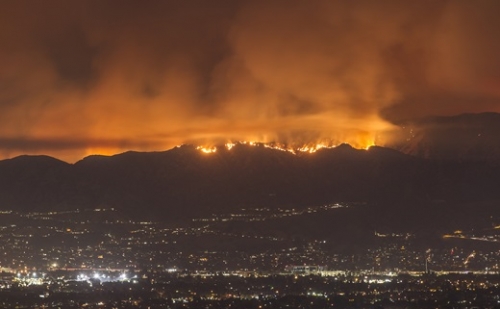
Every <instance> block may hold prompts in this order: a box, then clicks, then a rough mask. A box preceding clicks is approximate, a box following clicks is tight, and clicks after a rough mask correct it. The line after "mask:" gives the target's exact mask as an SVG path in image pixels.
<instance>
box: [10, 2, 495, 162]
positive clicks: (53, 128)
mask: <svg viewBox="0 0 500 309" xmlns="http://www.w3.org/2000/svg"><path fill="white" fill-rule="evenodd" d="M499 11H500V2H499V1H497V0H491V1H482V0H478V1H461V0H453V1H451V0H450V1H445V0H443V1H434V0H432V1H430V0H429V1H425V0H423V1H411V2H409V1H384V0H381V1H372V0H366V1H313V2H310V1H293V0H292V1H218V0H216V1H155V0H153V1H140V2H139V1H120V3H117V2H112V1H80V2H74V1H52V0H49V1H43V2H42V1H37V2H33V1H4V2H2V3H1V4H0V68H1V69H0V158H9V157H13V156H16V155H20V154H48V155H51V156H55V157H57V158H60V159H63V160H66V161H69V162H74V161H76V160H78V159H80V158H82V157H84V156H86V155H89V154H94V153H99V154H114V153H118V152H123V151H126V150H131V149H132V150H139V151H153V150H165V149H169V148H171V147H173V146H175V145H178V144H183V143H192V144H199V145H214V144H224V143H227V142H230V141H245V140H249V141H256V142H278V143H284V144H289V145H293V146H294V147H300V146H301V145H309V144H314V143H316V142H323V143H328V144H338V143H341V142H347V143H350V144H352V145H353V146H356V147H360V148H364V147H366V146H368V145H371V144H374V143H377V144H381V145H383V144H384V143H386V142H387V138H388V137H387V136H388V135H387V134H386V132H388V131H391V130H395V129H397V124H399V123H401V121H406V120H412V119H418V118H422V117H428V116H436V115H456V114H460V113H464V112H483V111H494V112H500V105H499V103H500V73H499V72H500V57H498V55H499V54H500V32H499V31H498V29H500V19H499V18H498V16H497V13H498V12H499Z"/></svg>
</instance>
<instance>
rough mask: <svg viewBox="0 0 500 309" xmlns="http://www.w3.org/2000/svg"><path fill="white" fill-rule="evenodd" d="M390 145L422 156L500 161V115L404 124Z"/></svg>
mask: <svg viewBox="0 0 500 309" xmlns="http://www.w3.org/2000/svg"><path fill="white" fill-rule="evenodd" d="M400 126H401V130H400V131H398V132H397V133H396V134H395V135H396V136H395V137H394V138H393V140H394V141H395V142H392V143H391V144H389V145H387V146H389V147H391V148H394V149H397V150H399V151H401V152H403V153H406V154H411V155H415V156H419V157H424V158H429V159H439V160H455V161H489V162H496V163H498V162H500V114H498V113H481V114H462V115H458V116H453V117H432V118H426V119H420V120H416V121H411V122H407V123H403V124H400Z"/></svg>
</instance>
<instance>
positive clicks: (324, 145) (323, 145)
mask: <svg viewBox="0 0 500 309" xmlns="http://www.w3.org/2000/svg"><path fill="white" fill-rule="evenodd" d="M236 145H248V146H254V147H255V146H260V147H265V148H269V149H274V150H279V151H285V152H290V153H292V154H295V155H296V154H300V153H315V152H317V151H318V150H321V149H331V148H335V147H337V145H336V144H333V143H330V142H320V143H316V144H306V145H302V146H296V147H293V146H289V145H286V144H280V143H261V142H256V141H237V142H227V143H225V144H224V146H221V147H225V149H226V150H228V151H230V150H231V149H233V148H234V147H235V146H236ZM372 146H375V143H374V142H370V143H367V144H366V146H363V147H360V148H359V149H366V150H368V149H369V148H370V147H372ZM196 149H197V150H199V151H201V152H203V153H206V154H211V153H215V152H217V146H213V145H211V146H197V147H196Z"/></svg>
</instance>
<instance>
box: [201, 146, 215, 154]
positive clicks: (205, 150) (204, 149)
mask: <svg viewBox="0 0 500 309" xmlns="http://www.w3.org/2000/svg"><path fill="white" fill-rule="evenodd" d="M196 149H198V150H199V151H201V152H203V153H214V152H216V151H217V147H215V146H211V147H205V146H198V147H196Z"/></svg>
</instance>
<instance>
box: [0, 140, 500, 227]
mask: <svg viewBox="0 0 500 309" xmlns="http://www.w3.org/2000/svg"><path fill="white" fill-rule="evenodd" d="M499 172H500V168H499V167H498V166H497V165H494V164H491V163H490V162H456V161H435V160H427V159H423V158H418V157H414V156H410V155H406V154H403V153H401V152H398V151H395V150H392V149H389V148H382V147H372V148H370V149H369V150H358V149H354V148H352V147H351V146H349V145H340V146H338V147H336V148H332V149H322V150H319V151H317V152H316V153H312V154H309V153H304V154H300V155H294V154H292V153H289V152H284V151H280V150H275V149H269V148H266V147H264V146H262V145H258V146H249V145H242V144H238V145H236V146H235V147H233V148H232V149H231V150H227V149H225V148H224V147H219V148H218V150H217V152H216V153H213V154H204V153H202V152H200V151H198V150H196V148H195V147H193V146H182V147H177V148H174V149H171V150H168V151H165V152H150V153H139V152H126V153H123V154H119V155H115V156H109V157H108V156H90V157H87V158H85V159H83V160H81V161H79V162H77V163H75V164H67V163H64V162H61V161H58V160H56V159H53V158H50V157H44V156H41V157H38V156H37V157H34V156H22V157H18V158H14V159H10V160H4V161H0V207H1V208H3V209H14V210H29V211H46V210H54V209H76V208H79V209H82V208H83V209H85V208H103V207H113V208H116V209H119V210H120V211H122V212H123V213H125V214H127V215H129V216H136V217H144V218H154V219H162V220H177V219H180V218H187V217H193V216H201V215H207V214H211V213H214V212H222V211H228V210H233V209H239V208H241V207H262V206H266V207H292V206H293V207H301V206H309V205H317V204H322V203H331V202H340V201H363V202H369V203H374V204H378V205H384V207H385V208H384V209H386V210H388V211H389V210H390V211H393V210H394V211H399V209H406V208H408V207H410V208H411V207H412V205H423V204H428V203H433V202H436V201H448V202H474V201H490V200H495V199H500V192H499V190H497V185H498V184H499V183H500V173H499ZM405 207H406V208H405ZM418 207H420V206H418Z"/></svg>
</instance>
